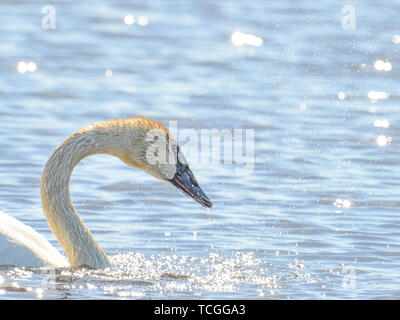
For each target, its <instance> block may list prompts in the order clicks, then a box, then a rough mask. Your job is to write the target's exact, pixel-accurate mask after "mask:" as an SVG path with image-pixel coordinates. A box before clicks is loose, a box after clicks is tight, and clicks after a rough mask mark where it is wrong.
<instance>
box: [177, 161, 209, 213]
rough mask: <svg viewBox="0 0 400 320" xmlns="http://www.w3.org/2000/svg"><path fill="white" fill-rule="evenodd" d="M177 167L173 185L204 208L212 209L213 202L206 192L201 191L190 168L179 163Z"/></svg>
mask: <svg viewBox="0 0 400 320" xmlns="http://www.w3.org/2000/svg"><path fill="white" fill-rule="evenodd" d="M176 167H177V168H176V169H177V170H176V173H175V176H174V178H173V179H172V180H171V182H172V184H173V185H174V186H175V187H177V188H178V189H181V190H182V191H183V192H184V193H186V194H187V195H188V196H190V197H192V198H193V199H194V200H196V201H197V202H198V203H200V204H201V205H202V206H204V207H207V208H211V207H212V206H213V204H212V202H211V201H210V199H209V198H208V197H207V195H206V194H205V193H204V191H203V190H201V188H200V186H199V184H198V183H197V181H196V178H195V177H194V175H193V173H192V170H190V168H189V166H188V165H182V164H180V163H179V162H178V164H177V166H176Z"/></svg>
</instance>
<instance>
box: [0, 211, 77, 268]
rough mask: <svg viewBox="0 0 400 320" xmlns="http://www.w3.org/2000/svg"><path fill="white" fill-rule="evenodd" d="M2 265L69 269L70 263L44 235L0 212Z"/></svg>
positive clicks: (0, 255) (0, 256)
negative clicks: (49, 266) (48, 266)
mask: <svg viewBox="0 0 400 320" xmlns="http://www.w3.org/2000/svg"><path fill="white" fill-rule="evenodd" d="M0 265H12V266H24V267H41V266H46V265H51V266H54V267H67V266H69V263H68V261H67V260H66V259H65V258H64V257H63V256H62V255H61V254H60V253H59V252H58V251H57V249H56V248H54V247H53V246H52V245H51V244H50V243H49V242H48V241H47V240H46V239H45V238H44V237H43V236H42V235H40V234H39V233H37V232H36V231H35V230H33V229H32V228H31V227H30V226H27V225H25V224H23V223H22V222H20V221H18V220H17V219H15V218H13V217H11V216H9V215H7V214H6V213H4V212H2V211H0Z"/></svg>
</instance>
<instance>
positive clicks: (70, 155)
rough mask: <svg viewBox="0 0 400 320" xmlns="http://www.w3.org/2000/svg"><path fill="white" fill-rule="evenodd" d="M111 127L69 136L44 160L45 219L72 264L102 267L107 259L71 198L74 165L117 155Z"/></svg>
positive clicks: (106, 262) (107, 262) (83, 131)
mask: <svg viewBox="0 0 400 320" xmlns="http://www.w3.org/2000/svg"><path fill="white" fill-rule="evenodd" d="M118 137H119V135H118V134H116V132H115V130H113V129H112V128H107V127H105V128H101V127H89V128H86V129H83V130H81V131H79V132H77V133H74V134H73V135H71V136H70V137H69V138H68V139H67V140H65V141H64V142H63V143H62V144H61V145H59V146H58V147H57V149H56V150H55V151H54V153H53V154H52V156H51V157H50V158H49V160H48V161H47V163H46V165H45V167H44V170H43V175H42V180H41V185H40V191H41V197H42V205H43V210H44V213H45V216H46V219H47V222H48V224H49V226H50V228H51V230H52V231H53V233H54V234H55V236H56V237H57V240H58V241H59V242H60V244H61V246H62V247H63V249H64V250H65V253H66V255H67V257H68V259H69V261H70V264H71V267H79V266H88V267H92V268H103V267H107V266H109V265H110V263H109V260H108V258H107V256H106V254H105V253H104V251H103V250H102V249H101V248H100V246H99V245H98V243H97V242H96V240H95V239H94V238H93V236H92V235H91V233H90V231H89V230H88V228H87V227H86V226H85V224H84V223H83V221H82V220H81V218H80V217H79V216H78V214H77V212H76V210H75V208H74V206H73V204H72V201H71V197H70V192H69V183H70V178H71V174H72V171H73V169H74V167H75V166H76V165H77V164H78V163H79V161H81V160H82V159H83V158H84V157H87V156H89V155H92V154H96V153H107V154H112V155H115V156H119V155H118V145H119V141H118V140H120V139H118Z"/></svg>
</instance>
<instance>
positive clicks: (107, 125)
mask: <svg viewBox="0 0 400 320" xmlns="http://www.w3.org/2000/svg"><path fill="white" fill-rule="evenodd" d="M93 154H111V155H113V156H116V157H118V158H120V159H121V160H122V161H123V162H125V163H126V164H128V165H130V166H132V167H136V168H139V169H142V170H144V171H145V172H147V173H149V174H151V175H153V176H154V177H156V178H158V179H160V180H165V181H168V182H170V183H172V184H173V185H174V186H176V187H177V188H179V189H181V190H182V191H183V192H184V193H185V194H187V195H188V196H190V197H192V198H193V199H194V200H196V201H197V202H199V203H200V204H201V205H203V206H205V207H208V208H211V207H212V203H211V201H210V199H209V198H208V197H207V195H206V194H205V193H204V192H203V191H202V189H201V188H200V186H199V184H198V182H197V180H196V178H195V176H194V175H193V173H192V171H191V170H190V168H189V165H188V163H187V161H186V159H185V157H184V155H183V153H182V151H181V150H180V147H179V145H178V143H177V142H176V140H175V139H174V138H173V137H172V136H171V135H170V133H169V131H168V129H167V128H165V127H164V126H163V125H162V124H161V123H159V122H156V121H154V120H151V119H148V118H143V117H134V118H127V119H115V120H109V121H103V122H97V123H92V124H91V125H89V126H87V127H85V128H83V129H81V130H79V131H77V132H75V133H73V134H72V135H70V136H69V137H68V138H67V139H66V140H65V141H64V142H63V143H61V144H60V145H59V146H58V147H57V148H56V149H55V151H54V152H53V154H52V155H51V156H50V158H49V159H48V161H47V163H46V165H45V167H44V169H43V173H42V179H41V183H40V193H41V199H42V207H43V211H44V214H45V216H46V220H47V222H48V224H49V226H50V229H51V230H52V232H53V233H54V234H55V236H56V238H57V240H58V242H59V243H60V244H61V246H62V248H63V249H64V251H65V254H66V256H67V258H68V260H67V259H66V258H65V257H64V256H63V255H62V254H60V253H59V252H58V250H57V249H56V248H54V247H53V246H52V245H51V244H50V243H49V242H48V241H47V240H46V239H45V238H44V237H43V236H42V235H40V234H39V233H37V232H36V231H34V230H33V229H32V228H31V227H30V226H27V225H25V224H23V223H21V222H20V221H18V220H17V219H15V218H13V217H11V216H9V215H7V214H6V213H4V212H1V211H0V265H13V266H23V267H41V266H52V267H59V268H65V267H72V268H76V267H82V266H85V267H89V268H95V269H97V268H106V267H109V266H110V261H109V259H108V258H107V255H106V254H105V252H104V251H103V250H102V249H101V247H100V246H99V244H98V243H97V242H96V240H95V239H94V238H93V236H92V234H91V233H90V231H89V230H88V228H87V227H86V225H85V224H84V223H83V221H82V220H81V218H80V217H79V215H78V214H77V212H76V210H75V208H74V206H73V204H72V201H71V197H70V192H69V183H70V178H71V174H72V170H73V169H74V167H75V166H76V165H77V164H78V163H79V161H81V160H82V159H83V158H85V157H87V156H90V155H93ZM163 154H165V155H167V156H168V159H167V158H166V157H165V158H166V159H167V161H162V159H163V158H162V157H161V156H162V155H163ZM153 156H154V157H153ZM157 157H158V158H157ZM156 160H158V161H156Z"/></svg>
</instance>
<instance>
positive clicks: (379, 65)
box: [374, 60, 392, 72]
mask: <svg viewBox="0 0 400 320" xmlns="http://www.w3.org/2000/svg"><path fill="white" fill-rule="evenodd" d="M374 68H375V69H376V70H378V71H386V72H388V71H390V70H392V64H391V63H390V62H388V61H383V60H376V61H375V63H374Z"/></svg>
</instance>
